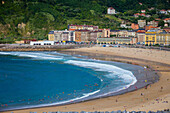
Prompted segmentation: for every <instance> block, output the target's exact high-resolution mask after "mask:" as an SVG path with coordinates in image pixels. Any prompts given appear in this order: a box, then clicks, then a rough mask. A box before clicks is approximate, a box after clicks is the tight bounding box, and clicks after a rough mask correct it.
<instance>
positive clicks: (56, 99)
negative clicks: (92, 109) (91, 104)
mask: <svg viewBox="0 0 170 113" xmlns="http://www.w3.org/2000/svg"><path fill="white" fill-rule="evenodd" d="M133 69H134V67H133V66H132V65H128V64H124V63H116V62H105V61H99V60H93V59H84V58H83V57H82V58H80V57H79V58H77V57H74V56H70V55H65V54H61V53H57V52H0V111H3V110H9V109H20V108H32V107H41V106H49V105H61V104H67V103H74V102H79V101H84V100H88V99H92V98H98V97H101V96H104V95H107V94H110V93H112V92H116V91H120V90H122V89H125V88H128V87H129V86H130V85H133V84H135V83H136V81H137V80H136V78H135V76H134V75H133V72H132V71H131V70H133Z"/></svg>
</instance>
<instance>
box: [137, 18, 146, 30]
mask: <svg viewBox="0 0 170 113" xmlns="http://www.w3.org/2000/svg"><path fill="white" fill-rule="evenodd" d="M138 24H139V27H140V28H143V27H144V26H145V25H146V20H138Z"/></svg>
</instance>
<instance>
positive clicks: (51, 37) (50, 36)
mask: <svg viewBox="0 0 170 113" xmlns="http://www.w3.org/2000/svg"><path fill="white" fill-rule="evenodd" d="M48 40H49V41H54V31H50V32H49V33H48Z"/></svg>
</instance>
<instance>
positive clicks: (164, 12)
mask: <svg viewBox="0 0 170 113" xmlns="http://www.w3.org/2000/svg"><path fill="white" fill-rule="evenodd" d="M160 13H161V14H168V13H167V11H166V10H164V9H162V10H160Z"/></svg>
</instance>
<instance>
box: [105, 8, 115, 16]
mask: <svg viewBox="0 0 170 113" xmlns="http://www.w3.org/2000/svg"><path fill="white" fill-rule="evenodd" d="M107 14H109V15H112V14H116V10H115V9H114V8H113V7H109V8H107Z"/></svg>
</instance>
